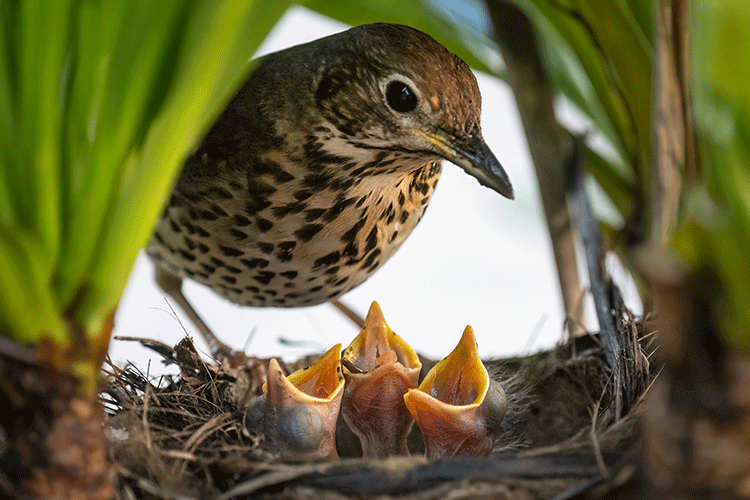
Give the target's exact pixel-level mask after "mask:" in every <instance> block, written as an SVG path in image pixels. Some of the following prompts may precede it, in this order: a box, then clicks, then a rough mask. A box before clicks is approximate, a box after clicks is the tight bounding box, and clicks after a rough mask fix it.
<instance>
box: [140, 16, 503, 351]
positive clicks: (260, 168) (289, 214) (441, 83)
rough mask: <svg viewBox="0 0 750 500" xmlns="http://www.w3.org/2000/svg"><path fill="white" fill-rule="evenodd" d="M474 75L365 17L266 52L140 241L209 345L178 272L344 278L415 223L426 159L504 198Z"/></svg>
mask: <svg viewBox="0 0 750 500" xmlns="http://www.w3.org/2000/svg"><path fill="white" fill-rule="evenodd" d="M480 115H481V96H480V93H479V88H478V86H477V82H476V78H475V77H474V75H473V73H472V72H471V70H470V69H469V67H468V65H467V64H466V63H464V62H463V61H462V60H461V59H460V58H459V57H458V56H456V55H455V54H452V53H451V52H449V51H448V50H447V49H445V48H444V47H443V46H442V45H440V44H439V43H438V42H437V41H435V40H434V39H433V38H431V37H430V36H428V35H426V34H425V33H422V32H420V31H418V30H415V29H413V28H410V27H407V26H401V25H394V24H368V25H363V26H358V27H355V28H352V29H349V30H347V31H344V32H342V33H338V34H335V35H332V36H328V37H325V38H321V39H319V40H316V41H313V42H310V43H306V44H303V45H298V46H295V47H291V48H289V49H286V50H283V51H280V52H276V53H273V54H270V55H267V56H265V57H263V58H262V59H260V60H259V61H258V64H257V67H256V69H255V70H254V71H253V72H252V74H251V75H250V77H249V78H248V80H247V81H246V82H245V84H244V85H243V86H242V88H241V89H240V90H239V92H238V93H237V95H236V96H235V97H234V98H233V99H232V100H231V102H230V103H229V105H228V106H227V108H226V109H225V111H224V112H223V113H222V114H221V116H220V117H219V118H218V120H217V122H216V123H215V125H214V126H213V127H212V128H211V130H210V131H209V132H208V134H207V135H206V137H205V139H204V140H203V142H202V143H201V144H200V145H199V146H198V147H197V149H196V150H195V152H194V153H193V154H192V155H191V156H190V157H189V158H188V159H187V161H186V162H185V166H184V168H183V170H182V173H181V175H180V176H179V178H178V180H177V182H176V184H175V186H174V190H173V192H172V195H171V197H170V198H169V202H168V205H167V207H166V209H165V210H164V212H163V215H162V217H161V220H160V221H159V222H158V225H157V227H156V230H155V233H154V236H153V238H152V239H151V241H150V243H149V245H148V248H147V252H148V254H149V255H150V256H151V257H152V259H153V260H154V261H155V264H156V266H155V268H156V279H157V283H158V284H159V285H160V286H161V287H162V289H163V290H164V291H166V292H167V293H168V294H169V295H171V296H172V297H173V298H174V299H175V300H176V301H177V303H178V304H179V305H180V306H181V307H182V308H183V309H184V310H185V311H186V313H187V314H188V315H189V316H190V318H191V320H192V321H193V322H194V323H195V324H196V326H197V327H198V328H199V330H200V331H201V333H202V334H203V335H204V337H206V339H207V341H208V342H209V345H210V346H211V348H212V350H213V351H214V353H215V354H217V355H220V356H225V355H228V354H230V353H231V350H229V349H228V348H227V347H226V346H225V345H224V344H222V343H221V342H220V341H219V340H218V339H217V338H216V337H214V336H213V334H212V333H211V331H210V329H209V328H208V327H207V326H206V325H205V324H204V323H203V321H201V319H200V317H199V316H198V314H197V313H196V312H195V310H194V309H193V308H192V307H191V305H190V304H189V303H188V301H187V300H186V298H185V296H184V295H183V294H182V290H181V288H182V280H183V278H185V277H187V278H191V279H193V280H195V281H197V282H199V283H202V284H204V285H206V286H208V287H210V288H211V289H212V290H214V291H215V292H216V293H218V294H219V295H221V296H223V297H225V298H227V299H229V300H231V301H232V302H236V303H238V304H243V305H248V306H255V307H266V306H274V307H299V306H310V305H314V304H319V303H322V302H327V301H330V300H333V299H336V298H338V297H340V296H341V295H342V294H344V293H346V292H347V291H349V290H351V289H352V288H354V287H356V286H357V285H359V284H360V283H362V282H363V281H364V280H366V279H367V278H368V277H369V276H370V275H371V274H372V273H373V272H375V271H376V270H377V269H378V268H379V267H380V266H381V265H383V263H384V262H385V261H386V260H387V259H388V258H390V257H391V255H393V253H394V252H395V251H396V250H397V249H398V248H399V247H400V246H401V244H402V243H403V242H404V240H405V239H406V237H407V236H408V235H409V233H411V231H412V230H413V229H414V227H415V226H416V224H417V222H419V220H420V218H421V217H422V215H423V214H424V211H425V209H426V207H427V204H428V203H429V201H430V197H431V196H432V193H433V189H434V188H435V184H436V182H437V180H438V178H439V176H440V172H441V168H442V161H443V159H447V160H448V161H450V162H452V163H454V164H456V165H458V166H459V167H461V168H463V169H464V170H465V171H466V172H467V173H469V174H470V175H472V176H474V177H476V178H477V179H478V180H479V182H480V183H482V184H484V185H486V186H488V187H490V188H492V189H494V190H495V191H497V192H498V193H500V194H502V195H503V196H505V197H507V198H511V199H512V198H513V189H512V187H511V184H510V181H509V180H508V176H507V174H506V173H505V171H504V170H503V168H502V166H501V165H500V162H499V161H498V160H497V158H496V157H495V155H494V154H493V153H492V152H491V151H490V149H489V147H488V146H487V144H486V143H485V142H484V139H483V138H482V132H481V128H480Z"/></svg>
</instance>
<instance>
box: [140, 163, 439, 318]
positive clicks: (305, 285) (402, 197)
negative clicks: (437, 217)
mask: <svg viewBox="0 0 750 500" xmlns="http://www.w3.org/2000/svg"><path fill="white" fill-rule="evenodd" d="M401 160H402V158H399V155H398V154H397V153H396V154H395V155H394V157H393V158H390V159H389V160H388V161H389V162H390V164H391V165H392V166H391V167H390V168H385V169H379V170H378V173H372V174H370V175H358V176H352V175H351V172H346V170H345V169H342V170H341V175H338V176H337V175H328V176H325V178H321V177H320V175H319V176H318V178H317V179H316V178H315V175H314V174H311V173H305V174H296V175H295V174H294V173H293V172H292V173H290V172H289V169H286V170H284V171H283V172H285V175H283V176H280V175H279V173H278V172H276V173H274V172H272V171H269V172H267V173H258V172H255V173H253V175H248V176H244V177H239V178H238V177H237V176H236V175H228V174H227V175H226V176H223V175H217V176H214V177H211V178H210V179H206V178H201V179H200V180H196V179H191V178H190V177H189V176H183V177H182V178H181V179H180V180H179V182H178V185H177V186H176V188H175V190H174V191H173V193H172V197H171V199H170V201H169V204H168V206H167V208H166V209H165V211H164V214H163V216H162V218H161V220H160V221H159V223H158V226H157V228H156V231H155V234H154V236H153V238H152V240H151V241H150V243H149V245H148V248H147V252H148V254H149V255H150V256H151V257H152V258H153V259H154V261H155V263H156V265H159V266H164V267H165V268H166V269H167V270H169V271H171V272H173V273H175V274H177V275H178V276H182V277H188V278H191V279H193V280H195V281H197V282H199V283H202V284H204V285H207V286H209V287H211V288H212V289H213V290H214V291H215V292H217V293H218V294H220V295H222V296H223V297H225V298H227V299H229V300H231V301H233V302H236V303H239V304H244V305H250V306H275V307H295V306H306V305H314V304H319V303H322V302H326V301H329V300H332V299H334V298H337V297H339V296H340V295H342V294H343V293H345V292H347V291H349V290H351V289H352V288H354V287H356V286H357V285H359V284H360V283H362V282H363V281H364V280H365V279H367V278H368V277H369V276H370V275H371V274H372V273H373V272H374V271H375V270H377V269H378V268H379V267H380V266H381V265H382V264H383V263H384V262H385V261H386V260H387V259H388V258H389V257H391V255H393V253H394V252H395V251H396V250H397V249H398V248H399V246H401V244H402V243H403V241H404V239H405V238H406V236H408V234H409V233H410V232H411V231H412V230H413V229H414V227H415V226H416V224H417V222H419V220H420V218H421V217H422V214H423V213H424V210H425V208H426V206H427V204H428V203H429V200H430V197H431V196H432V193H433V190H434V187H435V184H436V182H437V180H438V178H439V176H440V171H441V164H442V162H441V161H440V160H433V161H429V162H427V163H425V164H424V165H423V166H421V167H419V166H417V167H410V168H401V167H399V165H398V164H399V162H400V161H401ZM280 177H281V178H280ZM264 186H265V187H264Z"/></svg>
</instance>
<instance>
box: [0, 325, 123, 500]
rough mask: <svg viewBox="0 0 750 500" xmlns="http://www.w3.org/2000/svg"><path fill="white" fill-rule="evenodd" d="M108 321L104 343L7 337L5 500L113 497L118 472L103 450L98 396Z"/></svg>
mask: <svg viewBox="0 0 750 500" xmlns="http://www.w3.org/2000/svg"><path fill="white" fill-rule="evenodd" d="M105 323H106V324H105V327H104V329H103V331H102V334H101V335H99V336H97V339H98V340H96V339H95V340H93V341H92V340H89V342H88V343H85V344H83V345H79V346H75V347H73V348H71V349H60V348H58V347H56V346H55V345H53V344H52V343H51V342H45V341H42V342H41V343H40V344H39V345H37V346H36V347H35V348H30V347H28V346H24V345H21V344H17V343H15V342H13V341H11V340H8V339H1V340H2V341H0V380H2V392H0V407H3V408H5V410H4V411H3V412H0V427H2V430H4V431H5V438H6V440H5V443H4V447H2V449H1V450H0V494H2V495H4V496H7V497H10V498H45V499H75V500H104V499H109V498H112V496H113V492H114V489H113V485H114V472H115V469H114V465H113V464H112V462H111V461H110V460H109V459H108V455H107V452H106V449H105V446H104V436H103V417H104V412H103V408H102V405H101V402H100V401H99V397H98V391H97V385H98V380H99V368H100V366H101V360H103V357H104V354H106V352H107V345H108V343H109V332H111V327H112V323H111V321H108V322H105ZM71 337H72V338H75V335H73V334H71ZM81 339H82V340H83V339H85V336H84V337H81ZM84 341H85V340H84ZM76 372H77V374H76ZM74 374H76V375H74Z"/></svg>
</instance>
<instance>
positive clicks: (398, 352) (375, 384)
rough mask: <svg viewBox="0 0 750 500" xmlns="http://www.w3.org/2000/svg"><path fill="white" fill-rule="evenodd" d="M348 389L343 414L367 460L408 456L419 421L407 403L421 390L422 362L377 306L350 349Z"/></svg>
mask: <svg viewBox="0 0 750 500" xmlns="http://www.w3.org/2000/svg"><path fill="white" fill-rule="evenodd" d="M342 364H343V365H344V377H345V378H346V388H345V389H344V399H343V402H342V404H341V413H342V415H343V416H344V420H346V423H347V424H348V425H349V428H350V429H351V430H352V432H354V433H355V434H356V435H357V436H358V437H359V440H360V442H361V444H362V453H363V455H364V456H365V457H371V458H385V457H388V456H390V455H403V454H406V453H407V449H406V436H407V434H408V433H409V430H410V429H411V426H412V425H413V423H414V420H413V419H412V417H411V415H410V414H409V411H408V410H407V409H406V405H405V404H404V394H406V391H407V390H409V389H411V388H415V387H417V381H418V379H419V372H420V369H421V368H422V363H421V362H420V361H419V357H418V356H417V353H416V352H414V350H413V349H412V348H411V347H410V346H409V344H407V343H406V342H405V341H404V340H403V339H402V338H401V337H399V336H398V335H396V333H394V332H393V330H391V329H390V328H389V327H388V325H387V324H386V322H385V318H384V317H383V312H382V311H381V310H380V306H379V305H378V303H377V302H373V303H372V305H371V306H370V311H369V312H368V313H367V318H366V319H365V324H364V326H363V327H362V331H361V332H360V333H359V335H357V337H355V338H354V340H353V341H352V343H351V344H350V345H349V347H347V348H346V350H345V351H344V357H343V360H342Z"/></svg>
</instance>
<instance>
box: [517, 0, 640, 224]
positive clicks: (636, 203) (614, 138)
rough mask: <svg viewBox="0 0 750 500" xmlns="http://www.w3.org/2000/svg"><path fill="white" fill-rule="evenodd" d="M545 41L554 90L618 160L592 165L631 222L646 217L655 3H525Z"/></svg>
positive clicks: (591, 161)
mask: <svg viewBox="0 0 750 500" xmlns="http://www.w3.org/2000/svg"><path fill="white" fill-rule="evenodd" d="M518 4H519V5H520V6H522V7H523V8H524V9H525V10H526V12H527V13H528V15H529V16H530V18H531V19H532V21H533V23H534V25H535V27H536V28H537V32H538V34H539V35H540V39H541V44H542V51H543V54H542V55H543V58H544V60H545V63H546V66H547V68H548V70H549V74H550V78H551V79H552V81H553V84H554V86H555V88H556V89H557V90H558V91H559V92H561V93H562V94H564V95H565V96H566V97H567V98H568V99H569V100H570V101H571V102H572V103H573V104H575V105H576V106H577V107H578V109H579V110H581V111H582V112H583V113H584V114H585V115H586V116H587V117H588V118H589V119H591V121H592V123H593V124H594V125H595V127H596V128H597V130H598V131H599V132H600V133H602V134H603V135H604V137H606V138H607V140H608V142H609V143H610V145H611V146H612V147H613V149H614V151H615V153H616V156H615V158H612V159H604V158H602V157H597V156H596V155H594V154H592V153H593V152H589V155H588V156H589V158H588V162H587V163H588V165H589V167H590V168H591V169H592V173H593V174H594V177H595V178H596V179H597V180H598V181H599V182H600V184H601V186H602V188H603V189H604V191H605V193H607V195H608V196H609V197H610V199H611V200H612V202H613V204H614V205H615V206H616V207H617V208H618V209H620V210H621V215H622V216H623V218H624V219H629V218H630V217H631V216H632V211H634V210H635V211H637V212H638V216H639V217H641V216H647V213H648V210H649V207H650V203H649V200H650V199H651V198H650V192H651V174H650V171H651V69H652V68H651V67H652V52H653V48H652V40H651V39H652V33H651V13H652V9H653V5H652V2H651V0H628V1H625V0H612V1H606V2H600V1H590V0H518Z"/></svg>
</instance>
